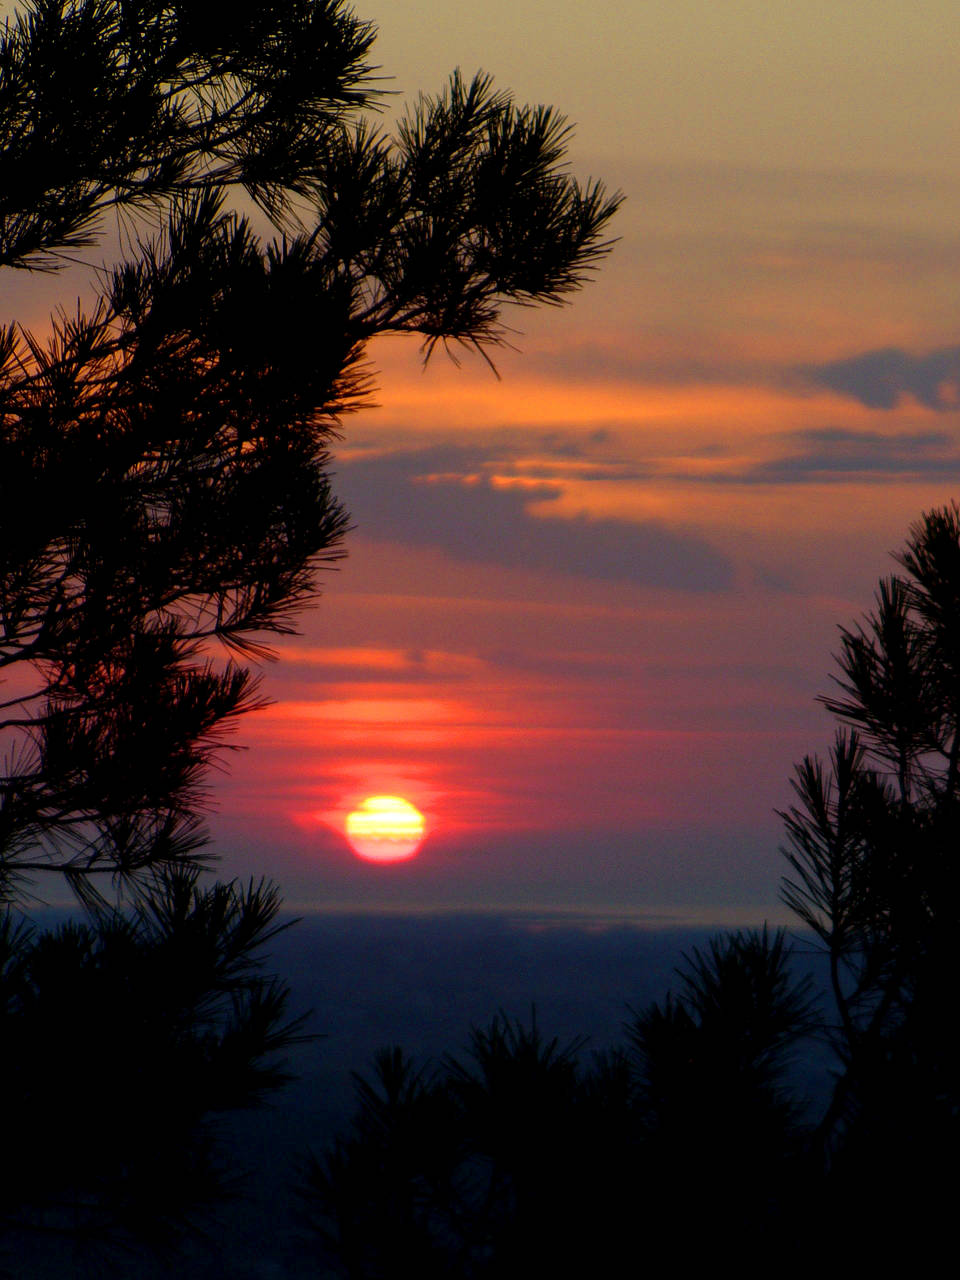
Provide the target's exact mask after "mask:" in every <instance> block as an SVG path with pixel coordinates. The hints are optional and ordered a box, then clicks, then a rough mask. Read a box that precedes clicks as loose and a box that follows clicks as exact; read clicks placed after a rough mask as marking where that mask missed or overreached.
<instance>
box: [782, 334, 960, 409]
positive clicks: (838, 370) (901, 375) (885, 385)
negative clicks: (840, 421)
mask: <svg viewBox="0 0 960 1280" xmlns="http://www.w3.org/2000/svg"><path fill="white" fill-rule="evenodd" d="M801 372H802V373H803V374H804V375H805V376H806V377H807V378H808V379H809V380H810V381H812V382H814V383H816V384H817V385H818V386H821V387H827V388H828V389H829V390H831V391H838V392H839V393H840V394H841V395H845V396H852V397H853V399H855V400H859V401H860V403H861V404H863V405H866V406H867V408H868V409H895V408H896V407H897V405H898V404H899V403H900V402H901V400H903V398H904V397H905V396H912V397H913V399H914V400H918V401H919V402H920V404H922V405H926V407H927V408H928V409H937V410H940V411H941V412H943V411H947V410H953V409H957V408H958V407H960V346H957V347H940V348H939V349H938V350H936V351H931V352H930V353H929V354H928V355H925V356H916V355H911V354H910V353H909V352H908V351H904V350H902V349H901V348H899V347H884V348H883V349H882V350H879V351H865V352H864V353H863V354H862V355H859V356H852V357H851V358H850V359H847V360H834V361H832V362H831V363H829V364H821V365H807V366H805V367H804V368H803V369H802V370H801Z"/></svg>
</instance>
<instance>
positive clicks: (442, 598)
mask: <svg viewBox="0 0 960 1280" xmlns="http://www.w3.org/2000/svg"><path fill="white" fill-rule="evenodd" d="M358 7H359V10H360V12H361V14H362V16H364V17H368V18H370V19H372V20H373V21H375V22H376V23H377V24H378V26H379V28H380V38H379V41H378V43H377V45H376V47H375V54H376V56H377V60H378V61H379V62H380V64H381V65H382V68H383V72H382V74H384V75H387V76H390V77H392V80H391V81H390V82H389V83H388V87H390V88H393V89H395V90H397V91H398V94H399V95H402V96H400V97H398V98H397V99H396V104H395V105H396V107H397V108H399V107H400V105H401V104H402V102H403V101H404V100H407V101H409V100H410V99H412V98H413V97H415V95H416V93H417V91H419V90H424V91H426V92H436V91H437V90H439V89H440V88H441V87H442V85H443V83H444V81H445V80H446V78H447V76H448V74H449V72H450V71H452V70H453V68H454V67H457V66H459V67H460V68H461V69H462V70H463V72H464V74H466V75H469V74H471V73H472V72H473V71H475V70H478V69H481V68H482V69H483V70H485V71H488V72H490V73H492V74H493V75H494V77H495V80H496V83H497V85H498V87H501V88H505V89H510V90H511V91H513V93H514V94H515V96H516V97H517V98H518V99H520V100H525V101H536V102H548V103H552V104H554V105H556V106H557V107H558V108H559V109H560V110H561V111H563V112H564V113H565V114H566V115H567V116H568V117H569V118H570V120H571V121H572V122H573V123H574V124H575V126H576V133H575V137H574V139H573V142H572V144H571V154H570V161H571V168H572V170H573V172H574V173H576V174H577V175H578V176H580V177H582V178H587V177H599V178H602V179H603V180H604V181H605V182H606V183H607V184H608V186H609V187H610V188H612V189H617V188H619V189H620V190H622V191H623V193H624V194H625V197H626V202H625V204H624V206H623V209H622V210H621V212H620V213H619V215H618V217H617V220H616V225H615V227H614V233H615V234H616V235H618V236H619V237H620V241H619V243H618V244H617V246H616V249H615V251H614V253H613V254H612V256H611V257H610V258H609V259H608V261H607V262H606V263H605V265H604V266H603V267H602V269H601V270H600V271H599V272H598V274H597V276H596V279H595V281H594V282H593V283H592V284H591V285H590V286H589V287H588V288H587V289H586V290H584V291H583V293H582V294H580V295H579V296H577V297H576V298H575V300H574V302H573V305H572V306H570V307H568V308H566V309H565V310H538V311H519V310H515V311H514V312H513V313H512V314H508V315H507V317H506V319H507V322H508V324H510V325H511V326H513V327H514V328H515V329H516V330H517V332H516V335H515V344H516V347H517V351H515V352H514V351H507V352H504V353H503V355H502V358H501V359H500V360H499V361H498V367H499V370H500V373H501V375H502V377H501V380H500V381H498V380H497V379H496V378H494V377H493V376H492V374H491V373H490V371H489V370H488V369H487V368H486V366H485V365H483V364H482V362H478V361H472V360H469V359H467V360H465V361H464V362H463V364H462V366H461V367H460V368H457V367H455V366H454V365H453V364H452V363H451V362H449V361H447V360H446V358H445V357H443V356H442V355H441V354H438V355H437V356H436V357H435V358H434V359H433V360H432V361H431V363H430V364H429V366H428V367H427V368H426V370H424V369H423V368H422V365H421V361H420V355H419V351H418V347H417V344H416V342H415V341H413V340H401V339H393V340H384V341H382V342H381V343H380V344H379V345H378V346H376V347H374V348H373V350H372V351H371V355H372V358H373V361H374V363H375V365H376V366H377V369H378V370H379V379H378V381H379V392H378V400H379V407H378V408H375V409H371V410H368V411H365V412H363V413H361V414H358V415H356V416H354V417H352V418H349V419H346V420H345V421H344V424H343V427H344V431H343V440H342V442H341V444H340V445H338V447H337V449H336V463H335V471H336V481H335V486H336V489H337V491H338V492H339V493H340V494H341V495H342V496H343V498H344V499H345V500H346V502H347V504H348V506H349V508H350V510H351V513H352V516H353V520H354V522H355V526H356V528H355V530H354V532H353V533H352V534H351V535H350V537H349V541H348V548H349V556H348V558H347V559H346V560H345V561H344V562H343V564H342V566H341V567H340V569H339V570H338V572H336V573H335V574H329V575H328V576H327V578H326V581H325V584H324V596H323V599H322V601H321V602H320V604H319V605H318V607H317V608H316V609H315V610H313V611H311V612H310V613H309V614H307V615H305V617H304V619H303V631H302V634H301V635H300V636H298V637H297V638H296V639H293V640H291V641H289V642H286V643H284V644H283V645H281V646H280V647H279V650H278V652H279V655H280V661H279V662H278V663H276V664H275V665H272V666H271V667H269V669H268V670H267V672H266V677H265V685H264V692H265V693H266V694H268V695H269V697H271V698H272V699H273V704H272V706H271V707H270V708H269V709H267V710H266V711H263V712H261V713H259V714H258V715H257V716H256V717H253V716H251V717H248V718H247V719H246V720H245V721H244V723H243V724H242V726H241V728H240V732H239V735H238V739H237V741H238V742H242V743H243V744H244V745H245V746H246V747H247V748H248V750H246V751H244V752H242V753H236V754H231V755H230V756H229V757H228V758H227V760H226V762H225V763H226V765H227V767H228V770H229V772H228V774H227V775H225V776H218V778H217V780H216V783H215V795H216V801H217V806H218V811H217V813H216V815H215V816H214V819H213V829H214V832H215V836H216V845H217V848H218V850H219V851H220V852H221V853H222V859H223V860H222V872H223V873H224V874H226V875H233V874H243V875H247V874H260V873H267V874H270V875H272V876H274V877H276V878H277V879H278V880H279V882H280V885H281V887H282V889H283V891H284V894H285V897H286V899H287V901H288V903H289V904H290V905H292V906H294V907H297V908H299V909H303V908H347V907H362V908H367V907H369V908H371V909H380V908H383V907H385V906H391V907H394V906H395V907H398V908H399V907H403V908H413V909H418V910H419V909H431V908H438V907H443V908H445V907H451V906H468V907H479V908H488V907H489V908H500V907H529V908H536V909H549V908H562V909H565V910H567V909H569V910H574V909H576V910H583V911H586V912H597V913H600V914H603V913H606V912H613V913H618V912H620V913H623V912H627V913H630V912H636V913H641V914H644V915H646V916H648V917H649V918H658V917H662V918H665V919H684V920H686V919H703V918H709V919H711V920H713V919H718V920H724V921H736V920H750V921H755V920H759V919H761V918H763V916H764V915H767V916H768V917H769V918H770V919H774V918H778V907H777V881H778V877H779V875H780V869H781V868H780V862H781V859H780V858H779V855H778V852H777V848H778V844H779V843H780V838H781V836H780V822H779V819H778V818H777V817H776V815H775V812H774V810H775V809H776V808H778V807H779V808H783V807H785V806H786V805H788V804H789V803H790V799H791V792H790V786H789V778H790V776H791V774H792V769H793V764H794V762H795V761H797V760H798V759H799V758H800V757H801V756H802V755H803V754H804V753H805V752H808V751H822V750H824V749H825V748H826V747H827V746H828V744H829V740H830V737H831V736H832V725H831V721H830V718H829V716H828V715H827V713H826V712H825V711H824V710H823V709H822V708H820V707H819V706H818V705H817V703H816V702H815V698H816V695H817V694H818V693H821V692H825V691H827V689H828V688H829V675H830V672H831V670H832V659H831V654H832V653H833V652H834V651H835V650H836V647H837V626H838V624H849V623H851V622H852V621H854V620H855V619H856V618H857V617H858V616H859V615H860V614H861V613H862V611H863V610H864V609H865V608H867V607H869V605H870V602H871V597H872V592H873V589H874V587H875V584H876V580H877V578H878V576H879V575H880V574H883V573H886V572H889V571H890V570H891V568H892V562H891V561H890V559H889V553H890V552H891V551H893V550H895V549H896V548H897V547H898V546H900V545H901V544H902V542H903V539H904V537H905V535H906V533H907V530H908V527H909V525H910V523H911V522H912V521H913V520H915V519H916V518H917V517H918V516H919V515H920V513H921V512H922V511H924V510H925V509H929V508H930V507H931V506H935V505H938V504H942V503H944V502H945V501H947V500H949V499H950V498H951V497H953V496H958V495H960V483H958V480H960V440H958V425H960V422H958V406H960V317H958V309H957V300H958V296H960V288H958V286H960V231H958V218H957V209H958V208H960V171H958V167H957V156H958V155H960V63H958V60H957V57H956V51H957V45H958V37H960V12H958V10H957V6H956V3H955V0H935V2H926V0H918V2H917V3H915V4H912V5H907V4H904V3H903V2H902V0H843V3H839V4H838V3H837V0H806V2H805V3H803V4H797V3H796V2H795V0H749V2H743V0H728V2H727V3H725V4H722V5H718V4H716V3H715V0H645V2H644V3H643V4H640V5H638V4H637V3H636V0H607V3H605V4H604V5H603V6H602V7H601V8H600V9H599V10H596V9H594V8H592V7H590V6H586V5H584V4H582V3H580V2H579V0H550V3H545V2H544V3H540V2H539V0H538V2H536V3H534V2H532V0H512V2H511V3H507V2H506V0H485V3H484V4H483V5H482V6H460V5H456V6H451V5H449V4H441V3H440V0H389V2H387V0H384V2H383V3H381V4H380V5H379V6H377V5H375V4H371V3H366V4H363V5H360V6H358ZM391 110H393V108H391ZM33 284H34V286H35V285H36V282H33ZM56 289H57V285H56V282H55V281H54V282H51V281H43V282H40V288H39V292H37V291H36V290H35V292H34V295H33V297H34V299H36V300H34V301H31V303H30V306H31V307H33V308H35V309H36V310H37V314H32V315H31V314H29V312H28V311H26V310H25V309H24V308H21V309H20V312H19V313H18V314H19V315H20V317H21V318H23V319H24V320H25V321H31V322H32V323H35V324H37V325H38V326H39V325H40V323H41V316H40V315H39V311H40V310H42V309H43V308H48V307H49V305H50V301H51V299H53V298H56V297H57V292H56ZM381 793H387V794H395V795H399V796H403V797H405V798H406V799H407V800H409V801H411V802H413V803H414V804H415V805H416V806H417V807H418V808H419V809H420V810H422V812H423V814H424V816H425V819H426V826H427V832H428V835H427V838H426V841H425V843H424V845H423V847H422V850H421V852H420V853H419V855H418V856H417V857H415V858H412V859H410V860H407V861H405V862H401V863H397V864H395V865H374V864H369V863H364V862H361V861H360V860H359V859H358V858H357V857H356V856H355V855H354V853H352V852H351V850H350V848H349V846H348V844H347V843H346V840H345V837H344V834H343V824H344V820H345V817H346V814H347V813H348V812H349V811H350V810H351V809H353V808H355V807H356V805H357V803H358V802H359V801H361V800H362V799H363V798H364V797H367V796H371V795H377V794H381Z"/></svg>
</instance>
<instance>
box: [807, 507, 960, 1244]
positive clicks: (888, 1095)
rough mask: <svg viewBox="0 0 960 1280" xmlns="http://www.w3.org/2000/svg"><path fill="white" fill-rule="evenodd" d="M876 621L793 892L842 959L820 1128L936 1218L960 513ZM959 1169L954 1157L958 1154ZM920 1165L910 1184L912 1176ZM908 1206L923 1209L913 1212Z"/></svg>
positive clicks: (958, 826) (952, 1079)
mask: <svg viewBox="0 0 960 1280" xmlns="http://www.w3.org/2000/svg"><path fill="white" fill-rule="evenodd" d="M896 558H897V561H898V562H899V564H900V565H901V566H902V568H903V570H904V573H903V574H902V575H901V574H898V575H894V576H892V577H890V578H889V579H885V580H883V581H882V582H881V583H880V587H879V590H878V593H877V598H876V607H875V609H874V611H873V612H872V613H870V614H868V615H867V616H866V618H865V619H864V621H863V622H862V623H861V624H860V625H859V626H856V627H854V628H852V629H846V628H844V629H842V631H841V650H840V654H839V657H838V662H839V666H840V675H839V676H838V677H837V678H836V680H837V685H838V689H839V692H838V694H836V695H831V696H827V697H824V698H822V699H821V700H822V701H823V703H824V704H825V706H826V707H827V708H828V709H829V710H830V711H831V712H832V713H833V714H834V715H836V716H837V717H838V718H839V719H840V720H842V721H844V722H845V723H846V724H847V725H849V726H850V728H849V729H844V730H841V731H840V732H839V733H838V734H837V738H836V742H835V744H834V747H833V750H832V752H831V755H830V759H829V763H828V764H827V765H824V763H823V762H822V761H821V760H819V759H817V758H815V757H813V758H811V757H807V758H806V759H805V760H804V761H803V762H802V763H801V765H800V766H799V768H798V770H797V779H796V781H795V783H794V786H795V789H796V792H797V796H798V804H797V805H796V806H794V807H793V808H791V809H790V810H789V811H788V812H787V813H785V814H784V815H783V816H784V819H785V822H786V827H787V832H788V836H789V840H790V845H789V848H788V849H787V850H786V855H787V859H788V861H789V863H790V867H791V873H790V875H789V876H788V877H785V879H784V883H783V891H782V893H783V898H784V901H785V902H786V903H787V905H788V906H790V908H791V909H792V910H793V911H794V912H795V913H796V914H797V916H798V917H799V919H800V920H801V921H802V922H803V924H804V925H805V926H806V927H807V928H808V929H810V930H811V931H812V932H813V934H814V935H815V937H816V938H817V940H818V943H819V945H820V947H821V948H822V950H823V951H824V953H825V954H826V957H827V958H828V963H829V971H830V986H831V991H832V995H833V1000H834V1005H835V1013H836V1017H835V1020H834V1021H832V1022H831V1025H830V1027H829V1034H830V1037H831V1041H832V1044H833V1046H834V1048H835V1050H836V1053H837V1057H838V1062H839V1070H838V1075H837V1082H836V1087H835V1090H834V1094H833V1098H832V1100H831V1103H830V1106H829V1108H828V1109H827V1111H826V1114H825V1115H824V1117H823V1120H822V1122H821V1124H820V1126H819V1129H818V1134H817V1137H818V1141H819V1143H820V1144H821V1145H822V1147H823V1150H824V1156H825V1159H826V1161H827V1165H828V1168H830V1169H831V1170H832V1171H833V1176H834V1178H835V1179H838V1180H839V1179H842V1180H844V1181H845V1183H846V1184H847V1187H848V1189H852V1188H854V1187H855V1188H857V1193H858V1194H859V1195H862V1196H863V1197H864V1198H865V1199H868V1200H869V1201H870V1202H871V1204H872V1206H873V1207H874V1209H877V1208H882V1202H884V1201H886V1200H890V1201H891V1202H892V1203H895V1204H896V1206H897V1212H898V1213H900V1214H902V1213H903V1212H904V1209H905V1207H906V1202H907V1201H910V1203H911V1204H912V1205H913V1206H914V1209H915V1210H916V1212H917V1213H918V1214H920V1216H921V1217H922V1219H923V1221H924V1222H926V1223H929V1220H930V1217H931V1215H932V1214H933V1215H935V1213H936V1209H935V1206H941V1208H942V1201H943V1197H944V1195H945V1194H949V1192H947V1191H946V1190H945V1187H944V1183H943V1179H942V1177H941V1176H940V1173H939V1171H938V1164H939V1162H940V1161H941V1160H942V1159H943V1158H944V1157H945V1156H946V1155H947V1154H948V1153H951V1152H953V1151H954V1150H955V1148H956V1143H957V1141H958V1138H960V1132H958V1114H960V1054H958V1050H957V1047H956V1043H957V1042H956V1036H955V1034H954V1031H953V1028H952V1025H951V1019H950V1017H949V1014H948V1011H949V1010H950V1009H951V1008H952V1007H953V1005H954V1003H955V1000H956V989H957V978H958V976H960V974H958V961H957V938H958V936H960V898H958V890H960V863H958V858H957V852H958V847H960V768H958V766H960V508H958V506H957V505H956V503H951V504H950V505H949V506H947V507H944V508H940V509H937V510H934V511H931V512H929V513H927V514H926V515H924V516H923V517H922V519H921V520H919V521H918V522H917V523H916V524H914V525H913V526H912V528H911V530H910V536H909V538H908V540H907V544H906V547H905V548H904V550H903V551H902V552H901V553H900V554H899V555H898V556H897V557H896ZM951 1159H952V1156H951ZM908 1169H909V1170H910V1173H909V1177H907V1176H905V1173H906V1170H908ZM908 1212H909V1211H908Z"/></svg>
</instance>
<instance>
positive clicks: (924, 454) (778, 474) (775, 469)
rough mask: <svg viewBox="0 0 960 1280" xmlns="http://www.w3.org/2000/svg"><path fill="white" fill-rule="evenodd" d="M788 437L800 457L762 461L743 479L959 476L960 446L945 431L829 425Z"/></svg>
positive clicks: (786, 480)
mask: <svg viewBox="0 0 960 1280" xmlns="http://www.w3.org/2000/svg"><path fill="white" fill-rule="evenodd" d="M786 438H787V439H788V440H791V441H793V442H794V443H795V444H796V445H797V446H799V448H798V452H797V453H795V454H792V455H788V456H787V457H783V458H774V459H771V460H770V461H768V462H763V463H760V464H759V465H758V466H756V467H755V468H754V469H753V470H752V471H751V472H750V473H749V474H748V475H746V476H744V477H742V478H743V479H744V480H748V481H760V482H763V483H767V484H769V483H771V482H781V483H785V484H796V483H802V482H803V481H808V480H809V481H813V480H816V481H819V482H822V481H824V480H848V479H850V477H851V476H852V475H857V476H860V477H875V478H877V479H888V478H889V477H891V476H904V475H911V476H918V475H937V476H943V477H946V476H953V475H956V474H958V472H960V454H958V453H957V446H956V442H955V441H954V439H953V437H952V436H951V435H950V434H949V433H948V432H945V431H923V432H907V431H898V432H889V433H887V432H880V431H849V430H846V429H844V428H841V427H835V428H833V427H825V428H821V429H818V430H811V431H795V432H791V434H790V435H789V436H787V437H786Z"/></svg>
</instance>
